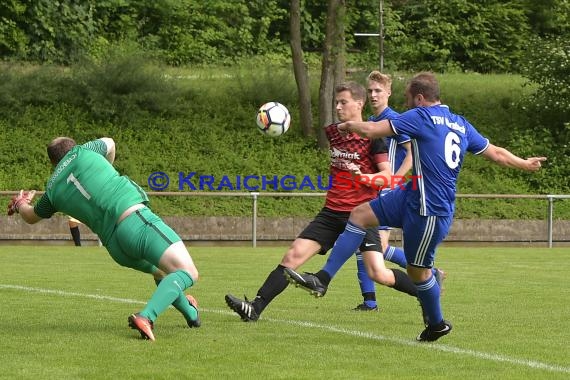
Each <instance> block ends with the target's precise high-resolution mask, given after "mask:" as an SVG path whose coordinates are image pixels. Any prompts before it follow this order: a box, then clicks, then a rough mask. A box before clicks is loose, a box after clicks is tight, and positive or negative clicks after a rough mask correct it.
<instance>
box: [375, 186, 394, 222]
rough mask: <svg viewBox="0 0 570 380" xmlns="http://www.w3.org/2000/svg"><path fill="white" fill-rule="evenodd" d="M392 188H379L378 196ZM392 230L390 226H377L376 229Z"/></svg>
mask: <svg viewBox="0 0 570 380" xmlns="http://www.w3.org/2000/svg"><path fill="white" fill-rule="evenodd" d="M391 190H392V189H390V188H389V187H384V188H382V190H380V192H379V193H378V197H383V196H384V195H386V194H388V193H389V192H390V191H391ZM390 230H392V227H390V226H378V231H390Z"/></svg>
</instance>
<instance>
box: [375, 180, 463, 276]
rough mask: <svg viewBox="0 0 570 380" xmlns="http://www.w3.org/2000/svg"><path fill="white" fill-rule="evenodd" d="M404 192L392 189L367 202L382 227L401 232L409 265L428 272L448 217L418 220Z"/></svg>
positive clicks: (449, 226)
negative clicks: (393, 228)
mask: <svg viewBox="0 0 570 380" xmlns="http://www.w3.org/2000/svg"><path fill="white" fill-rule="evenodd" d="M406 193H407V190H405V189H399V188H396V189H394V190H392V191H390V192H389V193H387V194H386V195H384V196H382V197H378V198H376V199H374V200H372V201H370V207H372V211H374V214H375V215H376V218H378V221H379V223H380V224H382V225H388V226H391V227H396V228H401V229H402V236H403V239H402V240H403V244H404V247H403V248H404V252H405V254H406V260H407V261H408V264H409V265H412V266H415V267H422V268H432V267H433V263H434V260H435V249H436V248H437V246H438V245H439V243H441V242H442V241H443V239H444V238H445V237H446V236H447V234H448V232H449V229H450V228H451V223H452V222H453V217H452V216H422V215H419V214H418V211H417V210H416V209H414V208H412V207H411V206H410V205H409V204H408V202H407V197H406V195H407V194H406Z"/></svg>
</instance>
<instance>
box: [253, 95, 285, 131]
mask: <svg viewBox="0 0 570 380" xmlns="http://www.w3.org/2000/svg"><path fill="white" fill-rule="evenodd" d="M255 121H256V123H257V128H258V129H259V131H260V132H261V133H263V134H264V135H268V136H271V137H277V136H281V135H282V134H283V133H285V132H287V130H288V129H289V124H291V115H290V114H289V110H288V109H287V107H285V106H284V105H283V104H281V103H277V102H269V103H265V104H264V105H262V106H261V107H259V110H258V111H257V116H256V118H255Z"/></svg>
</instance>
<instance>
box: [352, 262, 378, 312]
mask: <svg viewBox="0 0 570 380" xmlns="http://www.w3.org/2000/svg"><path fill="white" fill-rule="evenodd" d="M356 268H357V269H358V272H357V273H356V275H357V276H358V284H359V285H360V292H361V293H362V296H363V297H364V298H365V299H364V304H365V305H366V306H369V307H377V306H378V305H377V304H376V300H375V299H374V300H372V299H366V298H367V297H366V296H367V295H369V296H372V295H374V296H375V293H376V284H375V283H374V281H372V279H370V277H368V273H367V272H366V266H365V265H364V259H363V257H362V253H361V252H360V251H358V252H356ZM367 293H368V294H367Z"/></svg>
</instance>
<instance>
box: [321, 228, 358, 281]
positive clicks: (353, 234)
mask: <svg viewBox="0 0 570 380" xmlns="http://www.w3.org/2000/svg"><path fill="white" fill-rule="evenodd" d="M365 234H366V231H365V230H363V229H362V228H360V227H358V226H356V225H355V224H352V223H351V222H350V221H349V222H348V223H347V224H346V228H345V230H344V232H343V233H342V234H340V236H339V237H338V239H337V241H336V243H335V244H334V247H333V249H332V251H331V253H330V255H329V257H328V259H327V262H326V263H325V266H324V267H323V269H322V270H323V271H325V272H327V273H328V275H329V276H330V277H331V278H333V277H334V276H335V275H336V274H337V272H338V271H339V270H340V268H341V267H342V266H343V265H344V263H345V262H346V261H347V260H348V259H349V258H350V256H352V255H353V253H354V252H356V251H357V250H358V247H359V246H360V244H362V240H363V239H364V235H365Z"/></svg>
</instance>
